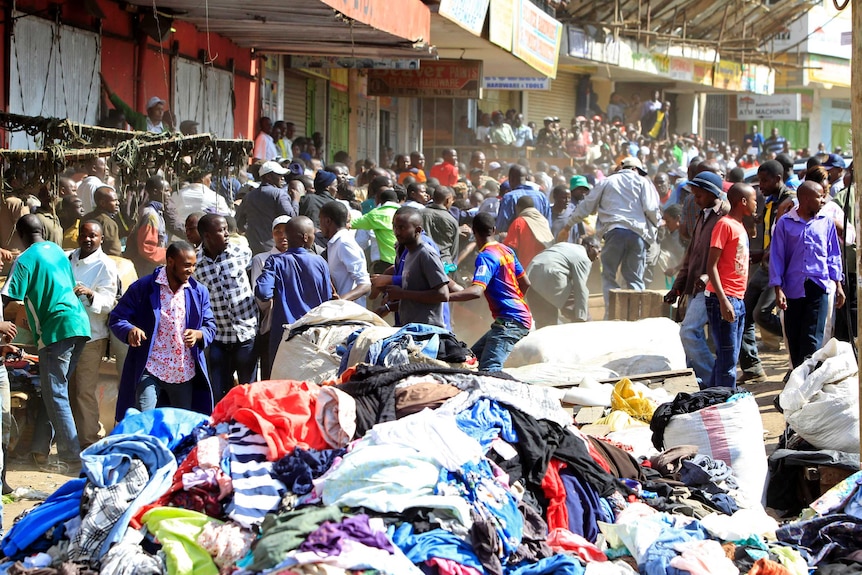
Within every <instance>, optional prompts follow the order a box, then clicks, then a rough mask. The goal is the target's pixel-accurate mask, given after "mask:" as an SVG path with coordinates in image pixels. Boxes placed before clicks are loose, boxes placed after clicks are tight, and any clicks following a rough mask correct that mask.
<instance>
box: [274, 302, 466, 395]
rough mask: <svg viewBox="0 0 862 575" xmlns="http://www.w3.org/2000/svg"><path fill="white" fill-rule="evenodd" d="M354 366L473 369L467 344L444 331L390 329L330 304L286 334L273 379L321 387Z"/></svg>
mask: <svg viewBox="0 0 862 575" xmlns="http://www.w3.org/2000/svg"><path fill="white" fill-rule="evenodd" d="M359 363H367V364H371V365H379V366H384V367H391V366H395V365H405V364H410V363H427V364H432V365H437V366H440V367H461V368H472V369H475V368H476V367H477V366H478V361H477V360H476V357H475V356H474V355H473V353H472V352H471V351H470V348H469V347H467V344H465V343H464V342H463V341H460V340H459V339H458V338H457V337H456V336H455V334H453V333H452V332H450V331H448V330H446V329H443V328H439V327H435V326H430V325H425V324H416V323H413V324H407V325H405V326H403V327H400V328H398V327H392V326H390V325H389V324H388V323H386V322H385V321H383V320H382V319H380V317H379V316H378V315H377V314H375V313H374V312H372V311H370V310H367V309H365V308H363V307H361V306H358V305H356V304H355V303H353V302H349V301H344V300H334V301H329V302H325V303H323V304H321V305H319V306H318V307H316V308H314V309H313V310H311V311H310V312H309V313H307V314H306V315H305V316H303V317H302V319H300V320H299V321H297V322H296V323H294V324H291V326H290V329H289V330H287V331H285V334H284V338H283V340H282V342H281V344H280V345H279V347H278V352H277V354H276V357H275V362H274V363H273V373H272V377H273V379H296V380H302V381H309V382H313V383H322V382H324V381H328V380H331V379H333V378H335V377H337V376H339V375H341V374H342V373H343V372H344V371H345V370H346V369H347V368H348V367H350V366H353V365H357V364H359Z"/></svg>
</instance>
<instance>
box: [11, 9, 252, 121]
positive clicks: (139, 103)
mask: <svg viewBox="0 0 862 575" xmlns="http://www.w3.org/2000/svg"><path fill="white" fill-rule="evenodd" d="M60 1H61V6H60V10H61V12H60V20H61V21H62V22H63V23H64V24H67V25H70V26H75V27H80V28H84V29H86V30H91V31H98V30H99V24H100V21H99V19H98V18H95V17H93V16H91V15H90V14H88V13H87V11H86V10H85V9H84V4H83V1H82V0H60ZM96 2H97V3H98V5H99V8H101V10H102V12H103V13H104V14H105V18H104V19H103V20H102V21H101V29H102V65H101V71H102V74H103V75H104V77H105V79H106V80H107V82H108V84H109V85H110V87H111V90H112V91H114V92H115V93H117V95H119V96H120V98H122V99H123V100H124V101H125V102H127V103H129V104H130V105H133V106H135V107H136V108H138V109H142V108H143V107H144V106H145V103H146V101H147V100H148V99H149V98H150V97H151V96H159V97H161V98H164V99H165V100H167V101H168V102H170V101H171V99H172V98H173V90H172V89H171V86H172V85H173V82H174V58H175V57H176V56H177V55H181V56H184V57H188V58H191V59H193V60H200V58H199V56H200V51H201V50H204V51H205V54H206V53H207V51H208V55H207V56H206V57H207V58H208V59H212V60H213V65H214V66H215V67H217V68H221V69H225V70H231V69H232V70H234V71H235V76H234V99H235V108H234V131H235V135H236V136H239V135H240V134H242V135H243V136H244V137H250V136H249V135H250V134H252V135H253V130H254V125H253V123H250V120H249V118H254V117H256V116H257V108H258V105H259V104H258V101H257V89H256V86H255V85H254V84H255V80H254V79H253V78H252V75H253V74H254V70H253V66H252V60H253V55H252V53H251V50H250V49H246V48H240V47H239V46H237V45H235V44H233V43H232V42H231V41H230V40H228V39H227V38H225V37H223V36H219V35H218V34H210V35H209V37H207V34H206V32H205V31H199V30H198V29H197V28H195V27H194V26H193V25H191V24H189V23H186V22H180V21H174V23H173V28H174V29H175V30H176V31H175V32H173V33H171V34H169V35H168V37H167V39H166V40H165V41H164V42H163V43H162V48H163V50H164V51H165V52H164V54H160V52H159V45H158V44H157V43H156V42H155V41H154V40H153V39H152V38H149V37H147V36H144V35H143V34H141V33H139V32H136V30H135V25H134V22H135V18H136V16H135V15H134V14H131V13H129V12H126V11H124V10H122V9H121V8H120V5H119V4H118V3H115V2H112V1H110V0H96ZM0 5H2V6H3V7H4V9H5V10H6V13H7V14H8V13H9V11H10V10H11V8H10V6H11V4H10V2H8V0H2V2H0ZM50 6H51V5H50V3H49V1H48V0H19V1H18V2H17V8H18V10H20V11H22V12H28V13H34V14H36V15H34V16H28V17H45V18H52V17H53V15H52V14H51V13H50V12H49V10H50ZM142 9H144V10H145V8H142ZM3 20H4V21H5V20H6V18H3ZM0 33H2V34H3V38H4V41H3V42H2V43H0V62H3V68H4V73H3V74H2V76H0V94H2V98H3V103H4V106H3V107H4V108H6V107H7V105H8V93H7V92H8V88H7V86H8V80H9V59H8V54H7V50H6V46H7V42H8V38H7V34H8V28H7V24H5V23H0ZM174 50H175V51H176V52H175V53H174V52H173V51H174ZM169 107H170V106H169Z"/></svg>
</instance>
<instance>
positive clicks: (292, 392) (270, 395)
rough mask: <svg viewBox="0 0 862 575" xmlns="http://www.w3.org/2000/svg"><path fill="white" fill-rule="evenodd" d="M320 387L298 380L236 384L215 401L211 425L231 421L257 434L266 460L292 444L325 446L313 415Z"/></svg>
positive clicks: (282, 453) (288, 450)
mask: <svg viewBox="0 0 862 575" xmlns="http://www.w3.org/2000/svg"><path fill="white" fill-rule="evenodd" d="M319 392H320V388H319V387H318V386H317V385H315V384H313V383H308V382H300V381H286V380H276V381H259V382H257V383H255V384H254V385H238V386H236V387H235V388H233V389H232V390H230V391H229V392H228V394H227V395H226V396H225V397H224V399H222V400H221V401H220V402H218V405H216V406H215V409H214V410H213V414H212V421H213V424H217V423H222V422H224V421H230V420H234V421H236V422H238V423H242V424H243V425H245V426H246V427H248V428H249V429H251V430H252V431H254V432H255V433H259V434H261V435H262V436H263V437H264V439H266V443H267V445H268V446H269V454H268V455H267V459H268V460H269V461H276V460H278V459H280V458H282V457H284V456H285V455H287V454H288V453H292V452H293V449H294V448H295V447H301V448H303V449H309V448H311V449H328V448H329V445H328V444H327V443H326V440H325V439H324V438H323V434H322V433H321V431H320V427H319V426H318V425H317V420H316V419H315V417H314V414H315V408H316V405H317V395H318V393H319Z"/></svg>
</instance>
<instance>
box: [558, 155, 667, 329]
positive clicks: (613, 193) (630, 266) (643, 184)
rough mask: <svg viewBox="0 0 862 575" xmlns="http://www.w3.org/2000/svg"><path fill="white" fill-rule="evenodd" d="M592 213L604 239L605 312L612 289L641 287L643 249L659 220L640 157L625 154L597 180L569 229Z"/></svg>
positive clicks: (657, 208)
mask: <svg viewBox="0 0 862 575" xmlns="http://www.w3.org/2000/svg"><path fill="white" fill-rule="evenodd" d="M594 213H597V214H598V225H597V230H596V231H597V232H598V234H599V236H600V237H602V238H603V239H604V242H605V245H604V249H603V250H602V291H603V293H604V299H605V314H606V315H607V310H608V307H609V305H608V304H609V297H610V291H611V290H612V289H618V288H619V287H624V288H625V289H633V290H643V289H644V270H645V267H646V251H647V247H648V246H649V244H651V243H653V242H654V241H655V238H656V230H657V228H658V223H659V220H661V208H660V206H659V203H658V192H656V190H655V186H653V184H652V182H651V181H649V180H648V179H647V178H646V170H645V169H644V167H643V164H641V162H640V160H638V159H637V158H635V157H632V156H629V157H627V158H624V159H623V161H622V163H621V164H620V169H619V171H617V172H616V173H615V174H611V175H610V176H608V177H607V178H605V179H604V180H602V181H601V182H599V183H597V184H596V185H595V187H593V189H592V190H591V191H590V193H589V194H587V197H586V198H584V200H583V201H582V202H581V203H580V204H579V205H578V207H577V209H575V213H574V214H572V217H571V218H569V221H568V222H567V223H566V226H567V227H568V228H569V229H571V228H572V227H574V226H575V225H577V224H579V223H581V222H582V221H584V220H585V219H586V218H587V217H588V216H590V215H592V214H594ZM618 271H619V272H621V274H622V278H623V285H622V286H620V285H619V284H618V283H617V279H616V278H617V272H618Z"/></svg>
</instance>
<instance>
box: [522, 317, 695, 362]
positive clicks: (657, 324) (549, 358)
mask: <svg viewBox="0 0 862 575" xmlns="http://www.w3.org/2000/svg"><path fill="white" fill-rule="evenodd" d="M537 363H550V364H553V365H554V366H560V365H570V366H578V367H581V368H584V369H586V370H593V369H595V368H605V369H610V370H613V371H615V372H616V373H618V374H619V375H620V376H630V375H638V374H642V373H653V372H657V371H668V370H675V369H685V367H686V365H685V351H684V350H683V349H682V342H681V341H680V339H679V325H677V324H676V323H675V322H673V321H671V320H669V319H668V318H664V317H654V318H649V319H642V320H640V321H590V322H586V323H569V324H565V325H552V326H548V327H543V328H542V329H539V330H536V331H534V332H532V333H530V334H529V335H528V336H527V337H525V338H524V339H522V340H521V341H519V342H518V343H517V344H515V347H514V348H512V353H511V354H510V355H509V359H507V360H506V367H507V368H510V367H521V366H525V365H531V364H537Z"/></svg>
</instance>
